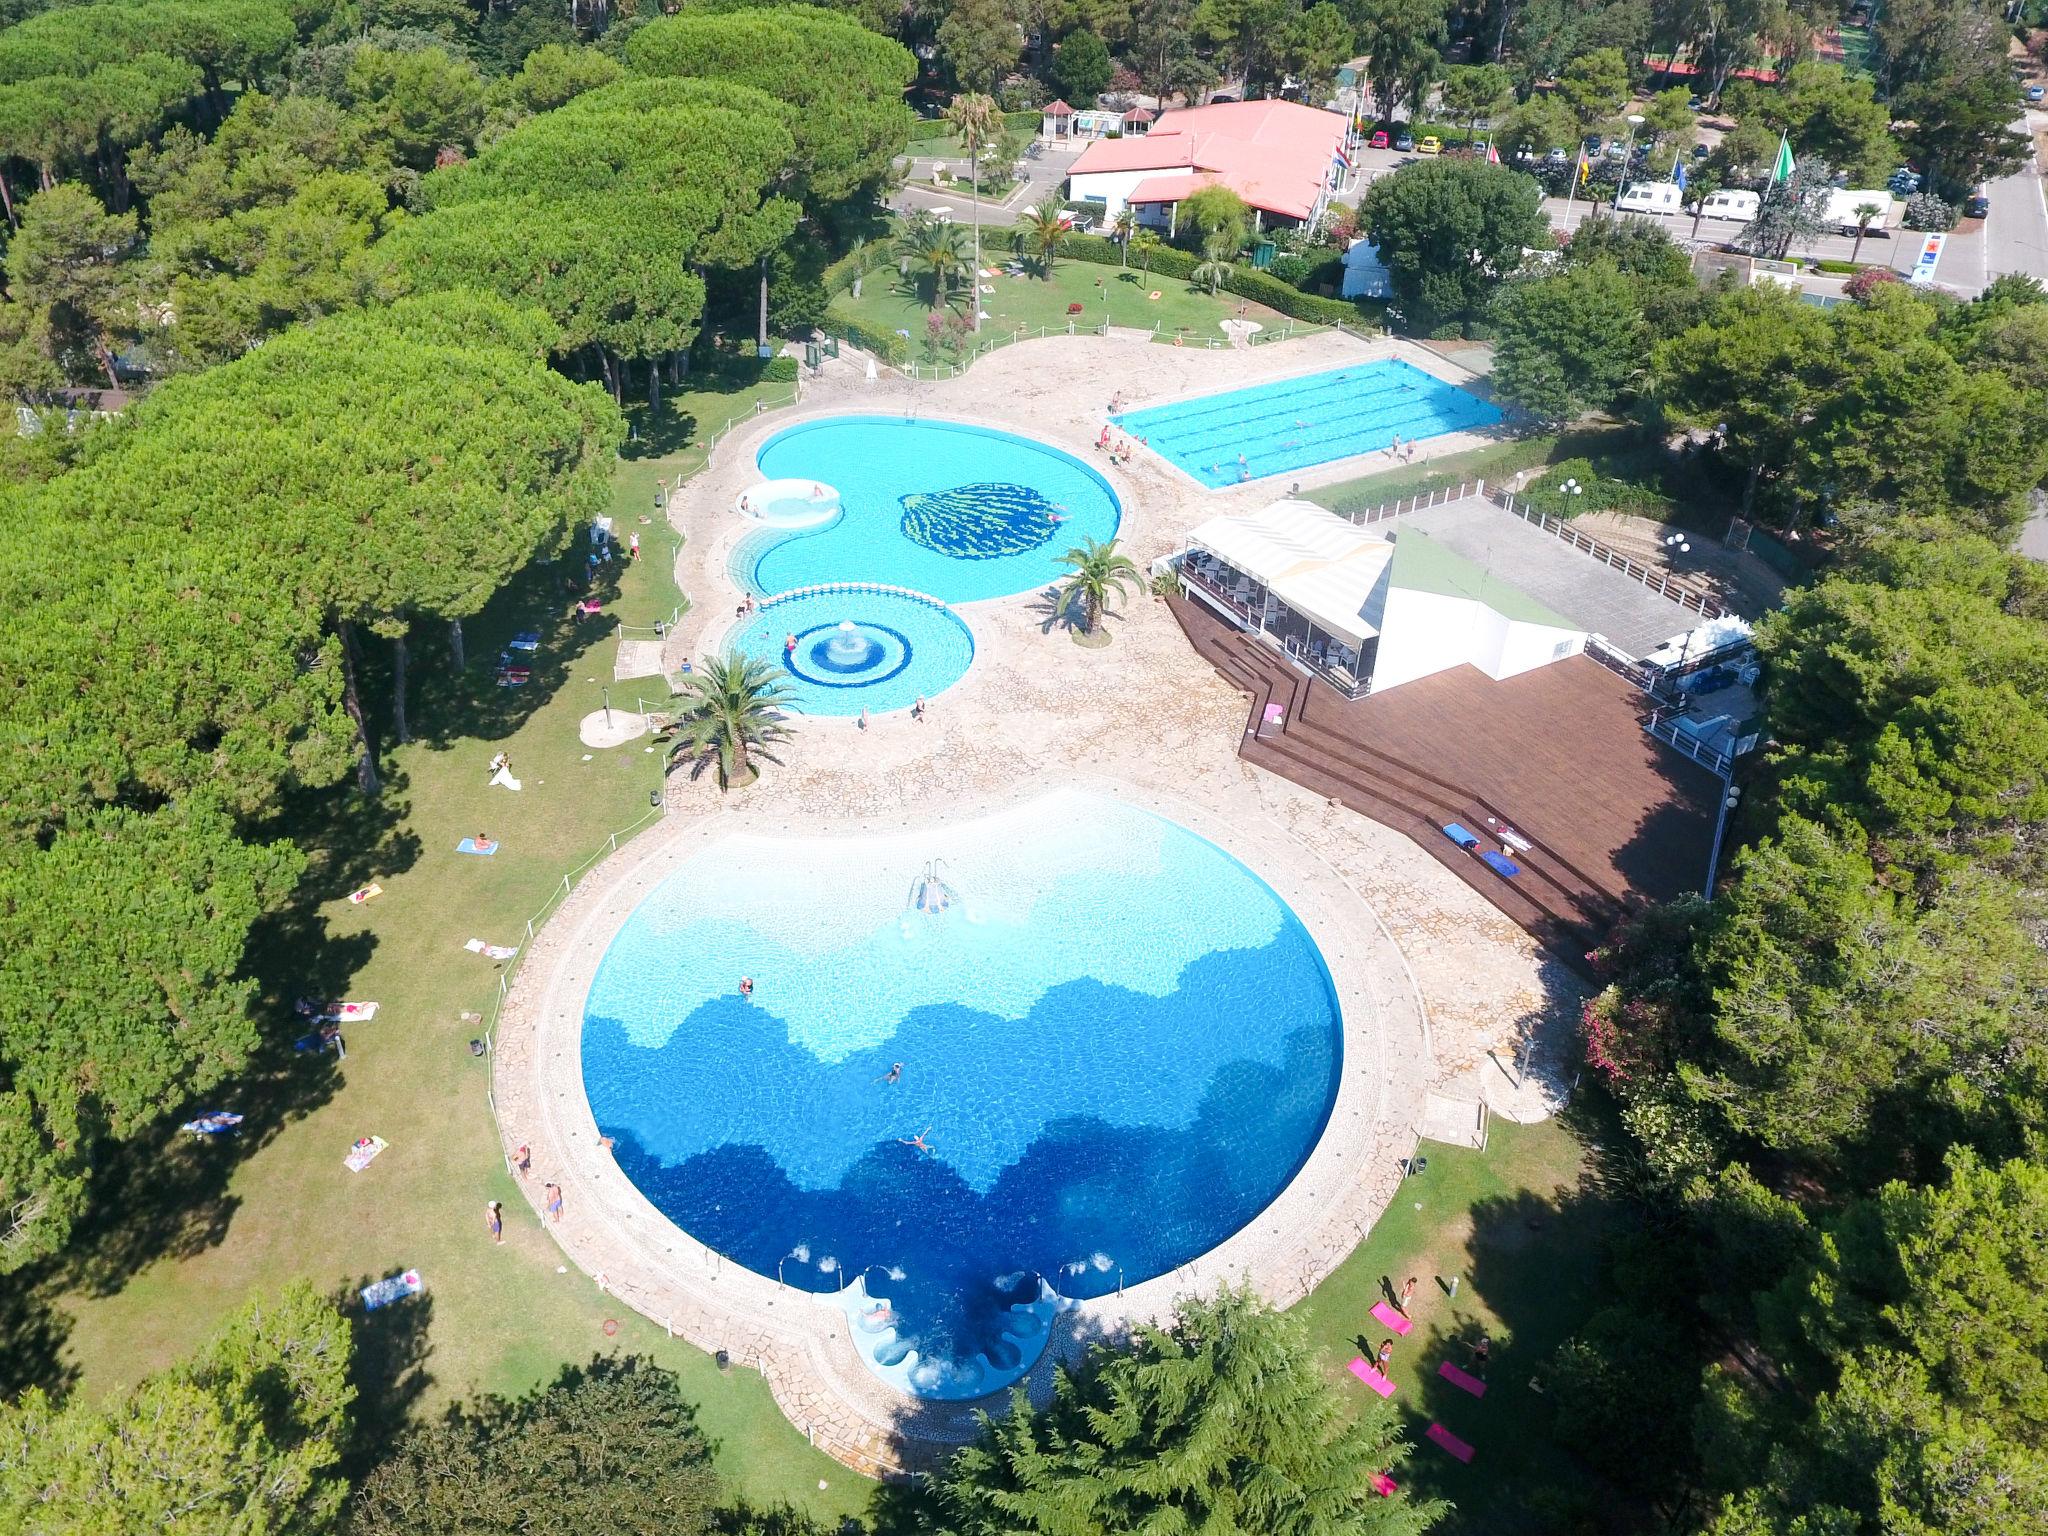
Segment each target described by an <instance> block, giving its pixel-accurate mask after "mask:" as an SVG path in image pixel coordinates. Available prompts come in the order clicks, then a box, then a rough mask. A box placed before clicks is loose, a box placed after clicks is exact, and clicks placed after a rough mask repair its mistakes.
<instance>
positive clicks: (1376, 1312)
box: [1372, 1301, 1415, 1334]
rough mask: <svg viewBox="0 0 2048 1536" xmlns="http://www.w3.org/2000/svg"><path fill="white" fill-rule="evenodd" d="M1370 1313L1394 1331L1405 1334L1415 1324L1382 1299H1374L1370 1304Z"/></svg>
mask: <svg viewBox="0 0 2048 1536" xmlns="http://www.w3.org/2000/svg"><path fill="white" fill-rule="evenodd" d="M1372 1315H1373V1316H1374V1317H1376V1318H1378V1319H1379V1320H1380V1321H1381V1322H1383V1323H1385V1324H1386V1325H1387V1326H1388V1327H1389V1328H1391V1329H1393V1330H1394V1332H1396V1333H1400V1334H1405V1333H1407V1331H1408V1330H1409V1329H1410V1328H1413V1327H1414V1326H1415V1325H1414V1324H1413V1323H1411V1322H1409V1321H1408V1319H1407V1318H1405V1317H1403V1316H1402V1315H1401V1314H1400V1313H1398V1312H1396V1311H1395V1310H1394V1309H1393V1308H1392V1307H1390V1306H1388V1305H1387V1304H1386V1303H1385V1302H1384V1301H1376V1302H1374V1303H1373V1304H1372Z"/></svg>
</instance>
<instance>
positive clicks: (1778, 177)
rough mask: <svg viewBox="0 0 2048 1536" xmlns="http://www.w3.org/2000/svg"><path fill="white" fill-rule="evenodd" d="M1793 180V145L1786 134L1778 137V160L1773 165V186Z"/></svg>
mask: <svg viewBox="0 0 2048 1536" xmlns="http://www.w3.org/2000/svg"><path fill="white" fill-rule="evenodd" d="M1791 179H1792V145H1791V144H1790V143H1789V142H1788V141H1787V139H1786V138H1785V135H1784V134H1782V133H1781V134H1779V135H1778V158H1777V159H1776V160H1775V161H1773V162H1772V164H1771V185H1772V186H1774V187H1775V186H1776V185H1778V183H1779V182H1781V181H1790V180H1791Z"/></svg>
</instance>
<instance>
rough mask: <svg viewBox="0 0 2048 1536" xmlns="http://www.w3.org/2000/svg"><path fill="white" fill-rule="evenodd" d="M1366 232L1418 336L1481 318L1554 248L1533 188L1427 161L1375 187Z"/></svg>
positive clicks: (1483, 170) (1461, 164)
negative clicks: (1513, 278)
mask: <svg viewBox="0 0 2048 1536" xmlns="http://www.w3.org/2000/svg"><path fill="white" fill-rule="evenodd" d="M1358 214H1359V222H1360V223H1361V225H1362V226H1363V227H1364V229H1365V230H1366V231H1367V232H1368V233H1369V234H1370V235H1371V237H1372V239H1373V241H1374V243H1375V244H1376V245H1378V247H1379V252H1380V259H1381V260H1382V261H1384V262H1385V263H1386V264H1387V270H1388V271H1389V272H1390V273H1392V274H1393V280H1394V292H1395V294H1396V295H1397V297H1398V299H1399V303H1400V307H1401V312H1402V316H1403V318H1404V319H1405V320H1406V321H1407V322H1408V324H1409V325H1410V326H1411V327H1412V328H1414V329H1417V330H1422V331H1428V330H1434V329H1435V328H1436V327H1437V326H1439V325H1443V324H1445V323H1447V322H1454V321H1455V322H1464V321H1468V320H1472V319H1474V318H1476V317H1477V316H1479V315H1480V314H1482V313H1483V312H1484V310H1485V308H1486V305H1487V302H1488V300H1489V299H1490V298H1491V296H1492V294H1493V291H1494V289H1495V288H1496V287H1497V286H1498V284H1499V282H1500V280H1501V279H1502V278H1503V277H1506V276H1508V275H1509V274H1511V273H1513V272H1514V271H1515V270H1516V269H1518V268H1519V267H1520V266H1521V264H1522V252H1523V251H1524V250H1525V249H1537V250H1540V249H1543V248H1545V247H1547V246H1548V245H1549V243H1550V224H1549V221H1548V219H1547V218H1546V217H1545V216H1544V213H1543V193H1542V189H1541V188H1540V187H1538V186H1537V185H1536V183H1535V181H1534V180H1532V179H1531V178H1530V177H1528V176H1525V175H1523V174H1522V173H1521V172H1520V171H1515V170H1510V169H1509V168H1508V167H1506V166H1504V165H1490V164H1488V163H1487V162H1486V161H1483V160H1423V161H1417V162H1415V163H1414V164H1411V165H1406V166H1403V167H1402V168H1401V169H1400V170H1399V171H1397V172H1395V173H1394V174H1393V175H1392V176H1383V177H1381V178H1380V179H1379V180H1378V181H1376V182H1374V183H1373V184H1372V187H1371V189H1370V190H1368V191H1367V193H1366V194H1365V198H1364V200H1363V201H1362V202H1361V203H1360V204H1359V209H1358Z"/></svg>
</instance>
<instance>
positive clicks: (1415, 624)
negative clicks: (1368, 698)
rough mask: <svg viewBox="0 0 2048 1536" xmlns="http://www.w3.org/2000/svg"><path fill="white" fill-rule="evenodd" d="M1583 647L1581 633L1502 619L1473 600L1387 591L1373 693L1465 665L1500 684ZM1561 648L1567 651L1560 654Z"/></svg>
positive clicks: (1375, 662) (1373, 679)
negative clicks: (1504, 680) (1559, 649)
mask: <svg viewBox="0 0 2048 1536" xmlns="http://www.w3.org/2000/svg"><path fill="white" fill-rule="evenodd" d="M1585 644H1586V636H1585V633H1584V631H1582V630H1576V629H1559V628H1556V627H1555V626H1553V625H1549V624H1530V623H1525V622H1523V621H1520V620H1514V619H1508V618H1504V617H1502V616H1501V615H1500V614H1498V613H1496V612H1494V611H1493V610H1492V609H1491V608H1488V607H1487V606H1486V605H1485V604H1483V603H1481V602H1479V601H1477V600H1476V599H1473V598H1468V597H1446V596H1443V595H1442V594H1440V593H1436V592H1416V591H1413V590H1410V589H1408V588H1405V587H1390V588H1389V589H1388V591H1387V599H1386V605H1385V613H1384V618H1383V619H1382V621H1381V625H1380V644H1379V653H1378V655H1377V657H1376V658H1375V659H1374V663H1373V673H1372V687H1373V692H1375V693H1378V692H1381V691H1382V690H1384V689H1387V688H1397V687H1399V686H1400V685H1401V684H1402V683H1412V682H1414V681H1415V680H1416V679H1417V678H1418V677H1428V676H1429V675H1430V674H1432V673H1435V672H1442V671H1444V670H1445V669H1446V668H1449V667H1455V666H1460V665H1464V664H1467V663H1469V664H1470V665H1472V666H1475V667H1477V668H1478V669H1479V670H1480V671H1482V672H1484V673H1485V674H1486V675H1487V676H1488V677H1490V678H1493V679H1494V680H1495V681H1496V682H1498V681H1499V680H1500V679H1502V678H1506V677H1513V676H1515V675H1516V674H1517V673H1520V672H1528V671H1532V670H1533V669H1535V668H1537V667H1541V666H1547V665H1549V664H1550V663H1551V662H1553V661H1558V660H1561V659H1562V658H1563V656H1575V655H1577V654H1578V653H1579V652H1580V651H1582V650H1584V649H1585ZM1560 645H1564V646H1566V647H1567V649H1566V650H1565V651H1564V652H1563V653H1562V655H1560V653H1559V651H1558V647H1559V646H1560Z"/></svg>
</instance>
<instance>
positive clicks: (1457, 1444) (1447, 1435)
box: [1425, 1424, 1472, 1461]
mask: <svg viewBox="0 0 2048 1536" xmlns="http://www.w3.org/2000/svg"><path fill="white" fill-rule="evenodd" d="M1425 1433H1426V1434H1427V1435H1428V1436H1429V1438H1430V1439H1432V1440H1434V1441H1435V1442H1436V1443H1437V1444H1438V1445H1440V1446H1442V1447H1443V1448H1444V1449H1445V1450H1447V1451H1449V1452H1450V1453H1451V1454H1452V1455H1453V1456H1455V1457H1457V1458H1458V1460H1460V1461H1470V1460H1471V1459H1472V1447H1471V1446H1469V1445H1467V1444H1466V1443H1465V1442H1464V1441H1462V1440H1460V1439H1459V1438H1458V1437H1457V1436H1456V1435H1454V1434H1452V1433H1451V1432H1450V1431H1449V1430H1448V1429H1445V1428H1444V1427H1443V1425H1441V1424H1432V1425H1430V1426H1429V1428H1428V1429H1427V1430H1426V1431H1425Z"/></svg>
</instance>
